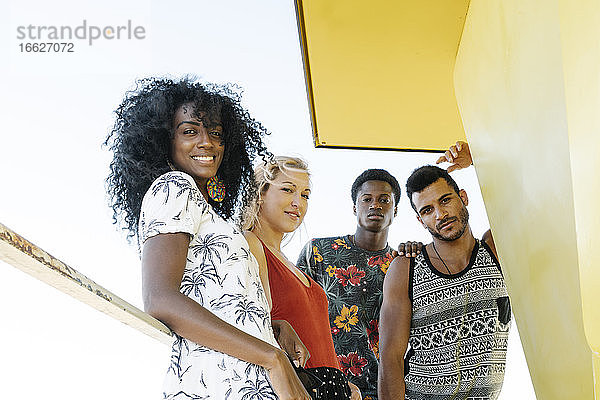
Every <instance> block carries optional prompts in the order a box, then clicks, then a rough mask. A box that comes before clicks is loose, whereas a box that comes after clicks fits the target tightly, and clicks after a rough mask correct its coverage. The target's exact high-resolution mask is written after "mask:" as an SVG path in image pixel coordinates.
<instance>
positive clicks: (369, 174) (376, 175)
mask: <svg viewBox="0 0 600 400" xmlns="http://www.w3.org/2000/svg"><path fill="white" fill-rule="evenodd" d="M367 181H382V182H387V183H389V184H390V186H391V187H392V192H393V193H394V206H397V205H398V202H399V201H400V185H399V184H398V181H397V180H396V178H394V176H393V175H392V174H390V173H389V172H387V171H386V170H385V169H368V170H366V171H364V172H363V173H362V174H360V175H359V176H358V178H356V179H355V180H354V183H353V184H352V191H351V193H350V194H351V196H352V204H356V196H358V191H359V189H360V188H361V186H362V185H363V183H365V182H367Z"/></svg>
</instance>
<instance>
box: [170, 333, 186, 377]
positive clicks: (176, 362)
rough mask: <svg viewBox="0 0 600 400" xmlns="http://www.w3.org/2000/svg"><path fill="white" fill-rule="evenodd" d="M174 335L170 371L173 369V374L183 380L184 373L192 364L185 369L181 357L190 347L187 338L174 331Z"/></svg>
mask: <svg viewBox="0 0 600 400" xmlns="http://www.w3.org/2000/svg"><path fill="white" fill-rule="evenodd" d="M173 337H174V338H175V340H174V341H173V345H172V346H171V365H170V366H169V372H171V371H173V374H175V376H176V377H177V378H178V379H179V380H181V379H182V378H183V375H185V373H186V372H187V371H188V370H189V369H190V367H191V366H190V365H188V367H187V368H186V369H183V366H182V365H181V359H182V356H183V352H184V351H185V353H186V355H187V354H188V353H189V352H190V347H189V345H188V342H187V340H185V339H184V338H182V337H181V336H179V335H178V334H176V333H173Z"/></svg>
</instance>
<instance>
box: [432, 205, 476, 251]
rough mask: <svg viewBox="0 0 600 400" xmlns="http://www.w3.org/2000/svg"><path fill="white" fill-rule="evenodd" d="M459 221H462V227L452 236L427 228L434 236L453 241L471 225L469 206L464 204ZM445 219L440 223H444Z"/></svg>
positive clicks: (445, 240)
mask: <svg viewBox="0 0 600 400" xmlns="http://www.w3.org/2000/svg"><path fill="white" fill-rule="evenodd" d="M458 222H460V224H461V227H460V229H459V230H458V232H456V233H454V234H453V235H451V236H444V235H442V234H441V233H439V232H438V231H437V230H435V229H433V228H430V227H427V230H428V231H429V233H431V236H433V237H434V238H436V239H439V240H442V241H444V242H452V241H454V240H456V239H458V238H460V237H461V236H462V235H463V234H464V233H465V231H466V230H467V226H468V225H469V210H467V207H465V206H464V205H463V206H462V209H461V210H460V213H459V214H458ZM444 223H445V221H442V222H441V223H440V224H444Z"/></svg>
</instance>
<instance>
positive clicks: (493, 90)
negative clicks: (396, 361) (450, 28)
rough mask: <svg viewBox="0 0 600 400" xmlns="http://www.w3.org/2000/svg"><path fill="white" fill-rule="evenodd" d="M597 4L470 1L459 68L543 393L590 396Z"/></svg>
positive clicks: (484, 182) (476, 152)
mask: <svg viewBox="0 0 600 400" xmlns="http://www.w3.org/2000/svg"><path fill="white" fill-rule="evenodd" d="M571 3H573V4H571ZM599 10H600V3H598V2H597V1H586V0H583V1H571V2H569V1H559V0H472V1H471V5H470V9H469V14H468V16H467V21H466V24H465V30H464V32H463V37H462V41H461V45H460V48H459V53H458V56H457V63H456V67H455V76H454V77H455V90H456V95H457V100H458V104H459V109H460V112H461V115H462V119H463V124H464V127H465V131H466V135H467V138H468V140H469V142H470V143H471V147H472V151H473V156H474V160H475V164H476V168H477V175H478V178H479V181H480V185H481V189H482V193H483V197H484V200H485V204H486V208H487V211H488V216H489V219H490V225H491V227H492V231H493V233H494V237H495V240H496V243H497V247H498V251H499V255H500V260H501V263H502V265H503V268H504V270H505V274H506V280H507V285H508V288H509V291H510V294H511V299H512V302H513V308H514V314H515V317H516V319H517V323H518V325H519V332H520V335H521V341H522V344H523V348H524V351H525V356H526V358H527V363H528V365H529V369H530V372H531V377H532V381H533V384H534V387H535V391H536V395H537V397H538V398H539V399H561V400H564V399H591V398H593V396H594V395H593V390H594V388H593V386H594V376H593V374H594V372H593V370H594V367H593V363H592V351H591V350H590V345H591V346H592V347H594V348H595V349H596V351H597V350H598V348H599V347H598V340H599V339H600V337H599V325H598V324H599V323H600V314H599V313H600V311H599V310H598V308H599V307H598V306H599V305H600V304H599V303H600V301H599V300H600V284H599V283H600V275H599V274H600V272H598V269H599V268H598V267H599V264H600V263H599V262H598V261H599V260H598V257H600V255H599V254H598V251H600V246H599V245H600V243H598V242H599V240H600V230H599V228H600V223H599V222H600V215H599V214H598V213H596V203H597V202H598V201H597V198H598V197H600V190H599V189H600V185H599V182H598V172H597V171H598V167H600V165H598V164H599V162H600V161H599V160H600V157H599V156H600V155H599V154H598V152H599V150H600V146H599V144H600V143H599V140H600V139H598V127H599V125H600V124H599V119H598V118H599V117H598V114H599V113H600V108H599V107H598V106H599V105H600V104H599V99H598V91H599V90H600V86H599V81H598V74H599V72H600V49H599V46H598V40H599V39H598V38H600V32H599V27H600V23H599V19H598V12H599ZM594 247H595V248H596V249H597V251H596V252H595V253H594V252H593V251H592V249H594ZM594 265H595V266H596V267H595V268H594V267H593V266H594ZM594 305H595V306H596V307H594ZM598 366H600V363H598V364H596V367H595V368H596V369H597V368H598ZM596 372H597V373H598V371H596ZM597 379H598V377H597V378H596V380H597Z"/></svg>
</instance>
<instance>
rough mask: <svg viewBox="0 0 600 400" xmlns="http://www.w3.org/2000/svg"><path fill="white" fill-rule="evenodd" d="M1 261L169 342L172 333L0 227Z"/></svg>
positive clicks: (13, 233)
mask: <svg viewBox="0 0 600 400" xmlns="http://www.w3.org/2000/svg"><path fill="white" fill-rule="evenodd" d="M0 260H2V261H4V262H6V263H8V264H10V265H12V266H14V267H16V268H18V269H20V270H21V271H23V272H26V273H28V274H29V275H31V276H33V277H35V278H37V279H39V280H41V281H42V282H45V283H47V284H48V285H50V286H53V287H54V288H56V289H58V290H60V291H61V292H63V293H66V294H68V295H69V296H71V297H73V298H75V299H77V300H79V301H82V302H84V303H85V304H87V305H89V306H91V307H93V308H95V309H96V310H98V311H102V312H103V313H105V314H107V315H109V316H111V317H113V318H115V319H117V320H119V321H121V322H122V323H124V324H126V325H129V326H131V327H132V328H135V329H137V330H138V331H140V332H142V333H144V334H146V335H148V336H150V337H153V338H154V339H157V340H159V341H160V342H162V343H165V344H168V345H170V344H171V342H172V339H171V331H170V330H169V328H168V327H167V326H165V325H164V324H163V323H161V322H160V321H158V320H157V319H155V318H153V317H151V316H150V315H148V314H146V313H145V312H143V311H142V310H140V309H139V308H137V307H135V306H133V305H131V304H129V303H128V302H127V301H125V300H123V299H122V298H120V297H119V296H117V295H115V294H114V293H112V292H110V291H109V290H107V289H105V288H103V287H102V286H100V285H98V284H97V283H96V282H94V281H92V280H91V279H89V278H88V277H87V276H85V275H83V274H81V273H79V272H78V271H77V270H75V269H74V268H72V267H70V266H68V265H67V264H65V263H64V262H62V261H60V260H59V259H57V258H55V257H53V256H52V255H50V254H48V253H47V252H46V251H44V250H42V249H41V248H39V247H37V246H36V245H35V244H33V243H31V242H30V241H28V240H27V239H25V238H24V237H22V236H20V235H19V234H17V233H15V232H13V231H12V230H10V229H9V228H7V227H6V226H4V225H2V224H0Z"/></svg>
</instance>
